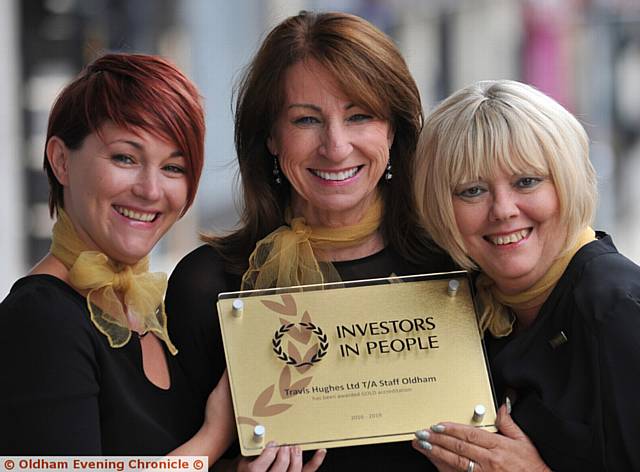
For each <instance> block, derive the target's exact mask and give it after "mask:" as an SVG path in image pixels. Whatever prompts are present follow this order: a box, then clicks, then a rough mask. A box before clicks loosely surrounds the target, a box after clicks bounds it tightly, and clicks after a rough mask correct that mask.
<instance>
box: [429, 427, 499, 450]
mask: <svg viewBox="0 0 640 472" xmlns="http://www.w3.org/2000/svg"><path fill="white" fill-rule="evenodd" d="M423 431H427V433H429V434H430V435H431V438H433V439H435V438H439V437H441V436H449V437H452V438H456V439H459V440H461V441H464V442H466V443H470V444H475V445H477V446H480V447H482V448H484V449H493V448H495V447H497V446H498V445H499V443H500V436H499V435H497V434H494V433H490V432H488V431H485V430H483V429H480V428H476V427H474V426H468V425H464V424H460V423H438V424H436V425H433V426H432V427H431V428H430V429H429V430H423ZM429 441H431V440H429ZM431 442H433V441H431ZM436 442H437V441H436Z"/></svg>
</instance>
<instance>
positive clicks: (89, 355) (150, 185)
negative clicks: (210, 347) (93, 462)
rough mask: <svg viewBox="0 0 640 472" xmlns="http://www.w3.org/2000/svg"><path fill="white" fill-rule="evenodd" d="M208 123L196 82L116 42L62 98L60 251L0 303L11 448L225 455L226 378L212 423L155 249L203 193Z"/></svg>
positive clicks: (56, 200)
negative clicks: (153, 257) (192, 381)
mask: <svg viewBox="0 0 640 472" xmlns="http://www.w3.org/2000/svg"><path fill="white" fill-rule="evenodd" d="M204 132H205V125H204V114H203V109H202V103H201V100H200V96H199V94H198V91H197V89H196V87H195V86H194V85H193V83H192V82H191V81H190V80H189V79H187V77H185V76H184V74H182V72H180V71H179V70H178V69H177V68H176V67H175V66H173V65H172V64H170V63H169V62H167V61H166V60H164V59H162V58H159V57H157V56H147V55H136V54H107V55H105V56H103V57H101V58H99V59H97V60H95V61H94V62H93V63H91V64H89V65H88V66H87V67H86V68H85V69H84V70H83V71H82V72H81V73H80V75H79V76H78V77H77V78H76V79H75V80H74V81H73V82H71V83H70V84H69V85H68V86H67V87H66V88H65V89H64V90H63V91H62V92H61V93H60V95H59V96H58V98H57V100H56V102H55V104H54V106H53V109H52V111H51V114H50V116H49V126H48V131H47V141H46V149H45V156H44V168H45V171H46V173H47V177H48V178H49V183H50V194H49V206H50V212H51V216H52V217H53V216H55V217H56V222H55V224H54V226H53V235H52V243H51V248H50V251H49V253H48V254H47V255H46V256H45V257H44V258H43V259H42V260H41V261H40V262H38V263H37V264H36V266H35V267H34V268H33V269H31V271H30V272H29V274H28V275H27V276H26V277H23V278H21V279H20V280H18V281H17V282H16V283H15V284H14V286H13V288H12V289H11V292H10V293H9V295H8V296H7V298H6V299H5V300H4V301H3V302H2V304H0V370H1V371H2V373H3V374H2V378H1V379H0V418H2V424H3V428H2V432H0V455H35V454H38V455H40V454H44V455H162V454H167V453H171V452H173V453H175V454H188V455H207V456H209V460H210V461H214V460H215V459H216V458H217V456H218V455H219V452H220V450H224V448H226V446H227V443H228V442H229V441H230V438H231V435H232V432H231V431H232V426H233V420H232V418H231V417H230V412H228V411H226V407H225V409H223V410H221V413H220V414H218V411H217V410H216V409H219V408H221V407H222V406H224V405H226V404H227V403H229V405H230V400H229V396H228V387H227V381H226V378H223V379H221V381H220V385H219V387H218V388H216V389H214V391H213V393H212V394H211V398H210V401H209V402H208V408H207V412H206V414H205V420H204V422H202V421H201V420H200V418H201V417H202V411H196V407H194V406H193V405H196V402H194V397H193V394H192V390H191V388H190V386H189V384H188V382H187V380H186V377H185V375H184V374H183V372H182V370H181V368H180V366H179V364H178V363H177V360H176V357H175V355H176V354H177V348H176V346H174V344H173V343H172V341H171V339H170V338H169V335H168V332H167V315H166V314H165V310H164V303H163V296H164V291H165V288H166V280H167V278H166V275H165V274H162V273H150V272H149V261H148V255H149V253H150V251H151V249H152V248H153V247H154V246H155V244H156V243H157V242H158V240H159V239H160V238H161V237H162V236H163V235H164V234H165V233H166V232H167V230H168V229H169V228H170V227H171V226H172V225H173V224H174V223H175V222H176V221H177V220H178V219H179V218H180V217H181V216H182V215H184V213H185V212H186V211H187V209H188V208H189V206H190V205H191V203H192V202H193V199H194V196H195V193H196V189H197V186H198V180H199V178H200V174H201V171H202V166H203V148H204ZM229 410H230V408H229ZM214 417H215V418H216V421H215V422H214V421H211V420H212V419H213V418H214ZM196 425H197V426H196ZM200 425H202V426H201V427H199V426H200ZM198 427H199V429H198Z"/></svg>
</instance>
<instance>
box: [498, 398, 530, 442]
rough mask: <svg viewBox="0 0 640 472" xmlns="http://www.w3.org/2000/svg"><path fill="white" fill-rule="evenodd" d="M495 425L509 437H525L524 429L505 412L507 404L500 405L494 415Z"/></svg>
mask: <svg viewBox="0 0 640 472" xmlns="http://www.w3.org/2000/svg"><path fill="white" fill-rule="evenodd" d="M496 427H497V428H498V431H500V432H501V433H502V434H503V435H505V436H506V437H508V438H511V439H523V438H525V437H526V435H525V434H524V431H522V430H521V429H520V427H519V426H518V425H517V424H516V423H515V421H513V418H511V415H510V414H509V413H507V406H506V405H502V406H501V407H500V409H499V410H498V416H497V417H496Z"/></svg>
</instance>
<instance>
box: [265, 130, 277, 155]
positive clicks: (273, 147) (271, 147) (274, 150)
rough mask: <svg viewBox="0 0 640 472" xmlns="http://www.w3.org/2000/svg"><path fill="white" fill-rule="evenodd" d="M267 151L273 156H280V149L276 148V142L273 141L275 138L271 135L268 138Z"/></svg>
mask: <svg viewBox="0 0 640 472" xmlns="http://www.w3.org/2000/svg"><path fill="white" fill-rule="evenodd" d="M267 149H269V152H270V153H271V154H272V155H273V156H277V155H278V148H277V146H276V143H275V140H274V139H273V137H271V135H269V136H268V137H267Z"/></svg>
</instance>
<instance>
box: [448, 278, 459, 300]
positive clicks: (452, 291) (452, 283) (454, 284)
mask: <svg viewBox="0 0 640 472" xmlns="http://www.w3.org/2000/svg"><path fill="white" fill-rule="evenodd" d="M459 288H460V282H458V281H457V280H456V279H452V280H449V285H447V293H448V294H449V296H450V297H455V296H456V295H457V294H458V289H459Z"/></svg>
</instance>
